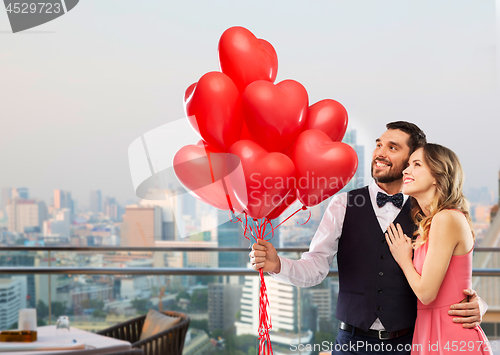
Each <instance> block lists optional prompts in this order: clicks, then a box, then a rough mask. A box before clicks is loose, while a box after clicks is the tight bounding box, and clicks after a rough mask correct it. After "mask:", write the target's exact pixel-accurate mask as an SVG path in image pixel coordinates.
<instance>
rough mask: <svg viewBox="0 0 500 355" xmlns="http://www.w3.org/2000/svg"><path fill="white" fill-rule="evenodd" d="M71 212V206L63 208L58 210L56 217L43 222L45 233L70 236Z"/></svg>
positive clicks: (64, 236)
mask: <svg viewBox="0 0 500 355" xmlns="http://www.w3.org/2000/svg"><path fill="white" fill-rule="evenodd" d="M70 226H71V212H70V210H69V208H63V209H61V210H59V211H57V212H56V215H55V216H54V218H51V219H49V220H47V221H45V222H43V235H45V236H55V235H58V236H59V237H63V238H68V239H69V237H70V236H71V235H70V233H71V231H70Z"/></svg>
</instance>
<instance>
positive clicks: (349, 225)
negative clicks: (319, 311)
mask: <svg viewBox="0 0 500 355" xmlns="http://www.w3.org/2000/svg"><path fill="white" fill-rule="evenodd" d="M389 203H390V202H389ZM410 209H411V207H410V201H409V199H408V201H406V203H405V205H404V206H403V208H402V210H401V212H400V213H399V215H398V216H397V217H396V219H395V220H394V224H396V223H399V224H400V225H401V227H402V228H403V231H404V232H405V234H406V235H408V236H412V235H413V231H414V230H415V225H414V224H413V222H412V220H411V216H410ZM384 233H385V231H382V229H381V228H380V224H379V222H378V220H377V217H376V216H375V212H374V211H373V206H372V202H371V199H370V193H369V191H368V187H367V186H365V187H363V188H361V189H357V190H353V191H350V192H348V194H347V209H346V214H345V219H344V225H343V228H342V235H341V237H340V241H339V248H338V253H337V262H338V268H339V286H340V289H339V297H338V301H337V312H336V317H337V318H338V319H339V320H341V321H343V322H344V323H347V324H350V325H352V326H355V327H358V328H361V329H363V330H368V329H369V328H370V326H371V325H372V324H373V322H374V321H375V320H376V319H377V318H379V319H380V321H381V322H382V324H383V326H384V327H385V329H386V330H387V331H389V332H392V331H397V330H401V329H405V328H410V327H413V326H415V319H416V317H417V298H416V297H415V294H414V293H413V291H412V289H411V287H410V285H409V284H408V281H407V280H406V277H405V275H404V273H403V271H402V270H401V268H400V267H399V265H398V264H397V263H396V261H395V260H394V258H393V257H392V254H391V251H390V250H389V246H388V245H387V242H386V240H385V235H384Z"/></svg>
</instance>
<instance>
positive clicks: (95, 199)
mask: <svg viewBox="0 0 500 355" xmlns="http://www.w3.org/2000/svg"><path fill="white" fill-rule="evenodd" d="M90 211H91V212H92V213H94V214H98V213H100V212H102V195H101V190H92V191H90Z"/></svg>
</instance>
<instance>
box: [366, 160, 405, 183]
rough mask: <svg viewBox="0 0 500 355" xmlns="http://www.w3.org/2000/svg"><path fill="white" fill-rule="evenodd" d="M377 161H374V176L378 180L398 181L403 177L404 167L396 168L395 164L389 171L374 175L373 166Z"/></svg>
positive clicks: (383, 181) (384, 181) (386, 181)
mask: <svg viewBox="0 0 500 355" xmlns="http://www.w3.org/2000/svg"><path fill="white" fill-rule="evenodd" d="M375 164H376V163H375V161H373V162H372V169H371V173H372V178H374V179H375V180H376V181H377V182H380V183H382V184H387V183H390V182H394V181H398V180H400V179H402V178H403V169H400V168H399V169H398V168H395V167H394V165H392V166H391V168H390V169H389V171H387V172H386V173H385V174H384V175H379V176H377V177H375V176H373V168H374V166H375Z"/></svg>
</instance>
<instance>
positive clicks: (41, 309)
mask: <svg viewBox="0 0 500 355" xmlns="http://www.w3.org/2000/svg"><path fill="white" fill-rule="evenodd" d="M36 314H37V318H45V317H47V316H48V315H49V307H47V305H46V304H45V302H43V301H42V300H40V301H38V304H37V305H36Z"/></svg>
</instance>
